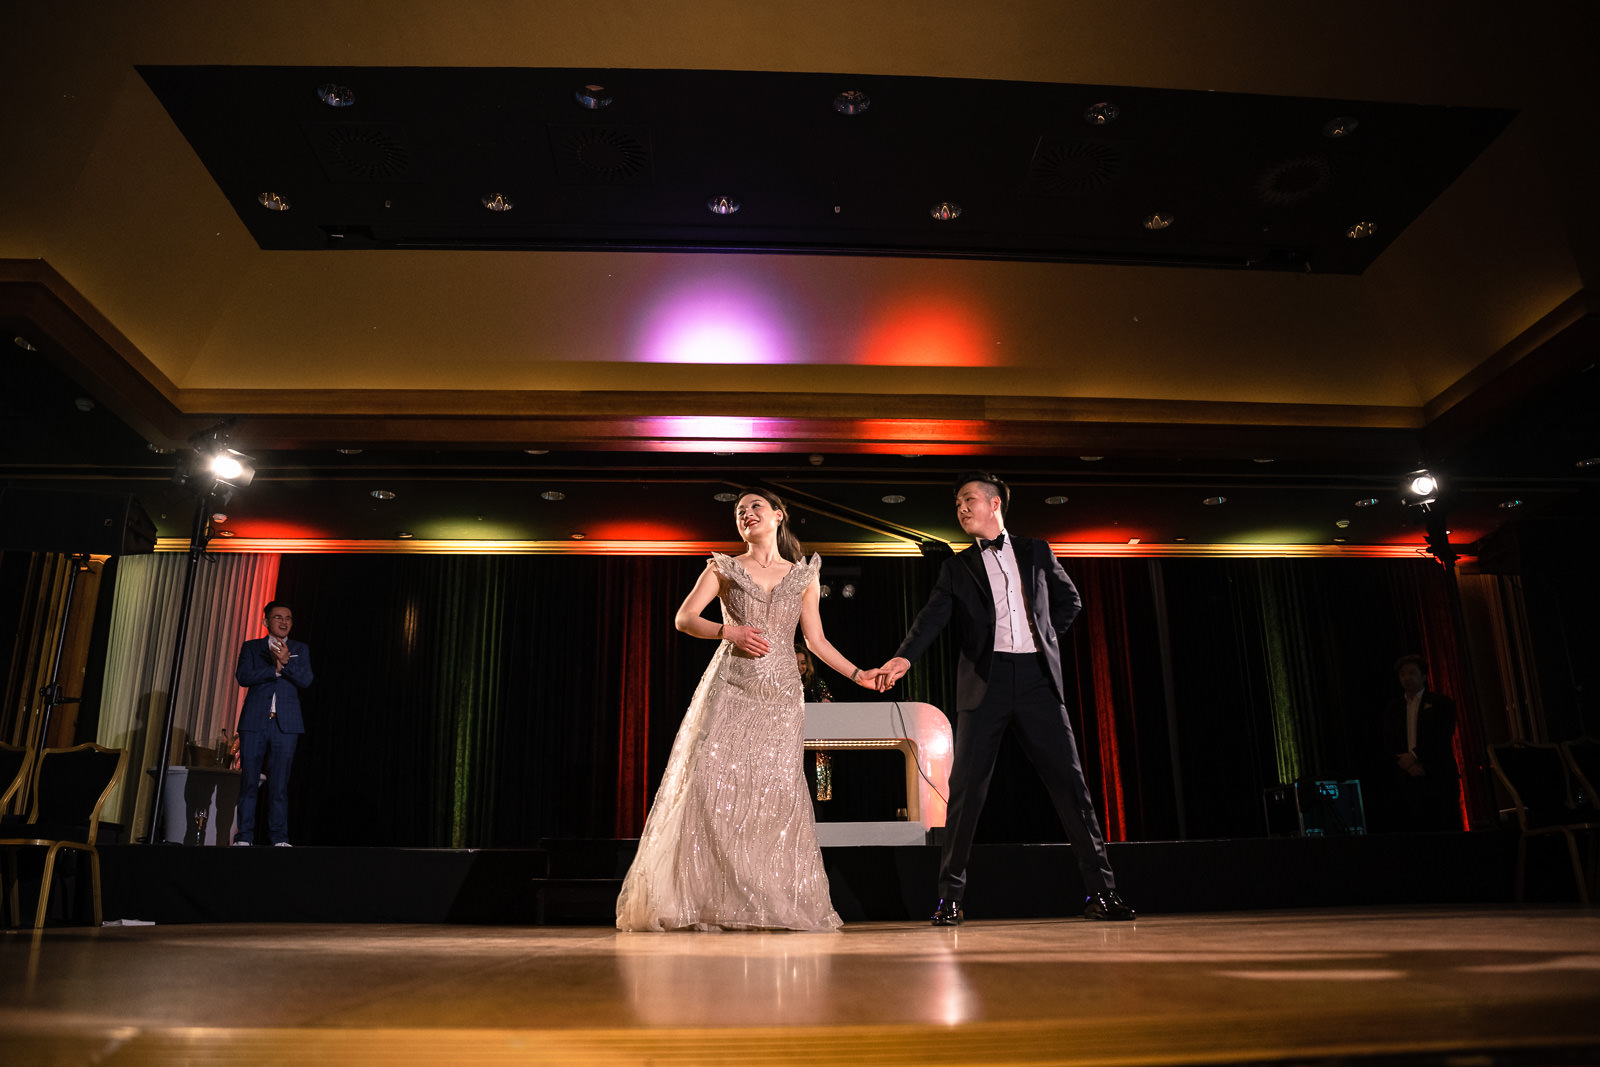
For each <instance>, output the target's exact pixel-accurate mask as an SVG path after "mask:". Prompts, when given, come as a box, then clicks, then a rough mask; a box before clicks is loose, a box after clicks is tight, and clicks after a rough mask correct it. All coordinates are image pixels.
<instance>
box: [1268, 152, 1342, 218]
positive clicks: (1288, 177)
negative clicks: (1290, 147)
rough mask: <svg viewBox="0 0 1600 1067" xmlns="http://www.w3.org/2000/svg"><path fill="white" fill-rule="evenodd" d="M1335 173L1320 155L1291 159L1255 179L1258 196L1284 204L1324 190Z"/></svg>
mask: <svg viewBox="0 0 1600 1067" xmlns="http://www.w3.org/2000/svg"><path fill="white" fill-rule="evenodd" d="M1332 177H1333V168H1332V167H1330V166H1329V165H1328V161H1327V160H1326V159H1323V158H1322V157H1321V156H1301V157H1300V158H1299V159H1288V160H1284V161H1283V162H1282V163H1279V164H1278V165H1277V166H1275V167H1273V168H1272V169H1270V170H1268V171H1267V172H1266V173H1265V174H1263V175H1261V177H1259V178H1257V179H1256V197H1257V198H1258V199H1259V200H1260V201H1261V202H1262V203H1263V204H1275V205H1277V206H1279V207H1284V206H1287V205H1289V204H1298V203H1300V202H1301V201H1302V200H1306V199H1308V198H1310V197H1311V196H1314V195H1315V194H1317V193H1319V192H1321V191H1322V190H1323V189H1325V188H1326V187H1327V185H1328V181H1329V179H1331V178H1332Z"/></svg>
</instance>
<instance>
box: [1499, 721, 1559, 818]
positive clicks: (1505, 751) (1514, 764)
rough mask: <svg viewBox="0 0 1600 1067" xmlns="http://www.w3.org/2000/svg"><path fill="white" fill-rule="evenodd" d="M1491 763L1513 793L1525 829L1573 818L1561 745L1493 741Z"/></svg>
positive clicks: (1514, 802) (1503, 782)
mask: <svg viewBox="0 0 1600 1067" xmlns="http://www.w3.org/2000/svg"><path fill="white" fill-rule="evenodd" d="M1489 764H1490V766H1492V767H1493V768H1494V771H1495V773H1496V774H1497V775H1499V776H1500V781H1501V783H1502V784H1503V785H1504V786H1505V787H1506V790H1507V791H1508V792H1509V793H1510V794H1511V802H1512V803H1513V804H1515V805H1516V806H1517V821H1518V822H1519V823H1521V824H1522V828H1523V829H1524V830H1526V829H1528V828H1530V827H1539V826H1554V825H1556V824H1559V823H1564V822H1570V821H1571V820H1572V796H1571V789H1570V787H1569V786H1568V783H1567V764H1566V761H1565V760H1563V759H1562V758H1561V749H1560V748H1558V747H1557V746H1555V745H1540V744H1532V743H1529V742H1525V741H1518V742H1515V743H1513V744H1509V745H1490V746H1489Z"/></svg>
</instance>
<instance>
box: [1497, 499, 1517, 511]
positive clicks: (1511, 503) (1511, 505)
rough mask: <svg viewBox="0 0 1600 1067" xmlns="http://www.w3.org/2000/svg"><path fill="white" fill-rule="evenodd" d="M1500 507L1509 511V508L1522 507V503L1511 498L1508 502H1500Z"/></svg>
mask: <svg viewBox="0 0 1600 1067" xmlns="http://www.w3.org/2000/svg"><path fill="white" fill-rule="evenodd" d="M1500 506H1501V507H1503V508H1506V509H1508V510H1509V509H1511V508H1520V507H1521V506H1522V501H1520V500H1518V499H1516V498H1515V497H1513V498H1511V499H1510V500H1502V501H1500Z"/></svg>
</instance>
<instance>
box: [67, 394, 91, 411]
mask: <svg viewBox="0 0 1600 1067" xmlns="http://www.w3.org/2000/svg"><path fill="white" fill-rule="evenodd" d="M72 406H73V407H75V408H77V409H78V410H79V411H85V412H88V411H93V410H94V397H92V396H80V397H76V398H75V399H74V400H73V401H72Z"/></svg>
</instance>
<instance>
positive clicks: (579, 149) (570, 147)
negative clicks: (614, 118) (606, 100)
mask: <svg viewBox="0 0 1600 1067" xmlns="http://www.w3.org/2000/svg"><path fill="white" fill-rule="evenodd" d="M565 147H566V152H567V157H568V163H569V164H570V165H571V167H572V169H573V171H574V172H575V173H577V174H578V175H580V176H581V177H584V178H588V179H589V180H590V181H597V182H625V181H629V180H631V179H633V178H637V177H639V176H640V175H641V174H643V173H644V171H645V168H646V167H648V166H649V164H650V150H649V149H648V148H647V147H646V146H645V144H644V142H643V141H641V140H640V139H639V138H638V137H636V136H634V135H633V134H632V133H630V132H629V131H627V130H620V129H616V128H614V127H612V128H604V127H597V128H584V129H579V130H575V131H573V133H572V136H571V137H570V138H569V139H568V141H567V143H566V146H565Z"/></svg>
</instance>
